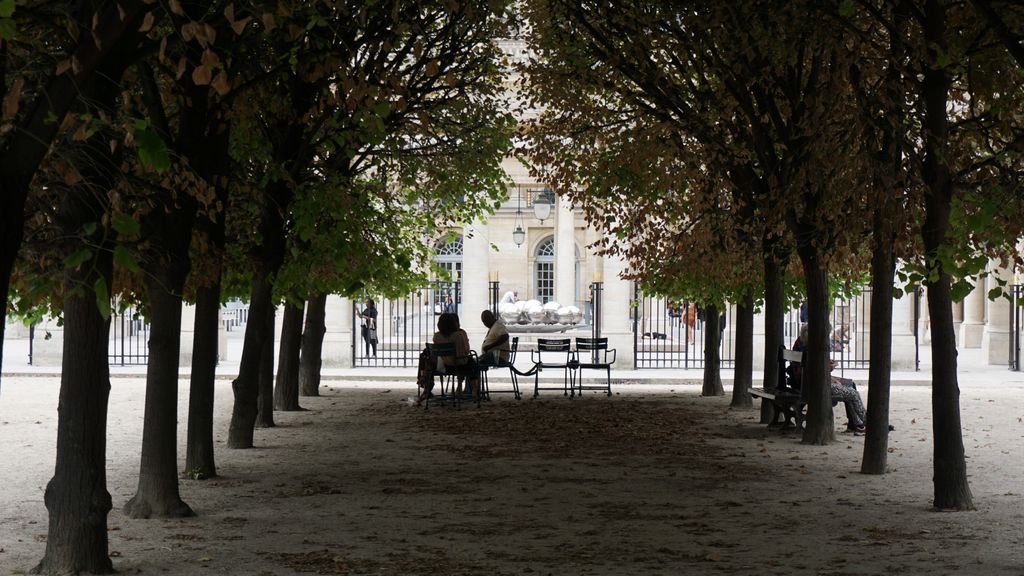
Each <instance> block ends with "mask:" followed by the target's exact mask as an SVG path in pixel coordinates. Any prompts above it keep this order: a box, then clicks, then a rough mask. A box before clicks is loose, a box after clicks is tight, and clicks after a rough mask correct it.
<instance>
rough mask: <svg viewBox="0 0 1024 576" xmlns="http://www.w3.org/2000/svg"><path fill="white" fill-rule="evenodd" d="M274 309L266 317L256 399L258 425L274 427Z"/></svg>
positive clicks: (258, 426) (259, 426) (260, 426)
mask: <svg viewBox="0 0 1024 576" xmlns="http://www.w3.org/2000/svg"><path fill="white" fill-rule="evenodd" d="M274 316H275V314H274V309H273V308H271V309H270V316H269V317H268V318H267V319H266V323H267V338H266V339H265V340H264V341H263V346H262V348H261V350H260V374H259V398H258V399H257V401H256V427H257V428H273V427H274V426H275V424H274V328H275V327H274Z"/></svg>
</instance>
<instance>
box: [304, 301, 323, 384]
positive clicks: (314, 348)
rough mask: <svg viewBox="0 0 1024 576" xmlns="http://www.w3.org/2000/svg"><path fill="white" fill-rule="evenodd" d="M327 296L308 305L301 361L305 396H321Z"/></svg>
mask: <svg viewBox="0 0 1024 576" xmlns="http://www.w3.org/2000/svg"><path fill="white" fill-rule="evenodd" d="M326 317H327V295H326V294H320V295H317V296H314V297H312V298H310V299H309V303H308V304H307V305H306V328H305V330H304V331H303V333H302V355H301V356H300V359H299V388H300V393H301V394H302V395H303V396H319V395H320V366H321V365H322V363H323V348H324V334H325V333H326V332H327V326H326V323H325V322H324V320H325V318H326Z"/></svg>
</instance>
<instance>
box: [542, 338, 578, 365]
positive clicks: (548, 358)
mask: <svg viewBox="0 0 1024 576" xmlns="http://www.w3.org/2000/svg"><path fill="white" fill-rule="evenodd" d="M535 352H536V356H535V357H534V358H533V361H534V363H540V364H554V365H563V364H567V363H568V362H569V357H570V356H571V354H572V340H571V339H569V338H537V350H536V351H535Z"/></svg>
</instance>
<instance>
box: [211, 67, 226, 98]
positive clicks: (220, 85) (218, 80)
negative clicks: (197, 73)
mask: <svg viewBox="0 0 1024 576" xmlns="http://www.w3.org/2000/svg"><path fill="white" fill-rule="evenodd" d="M210 86H213V89H214V90H216V91H217V94H219V95H221V96H224V95H226V94H227V93H228V92H231V83H230V82H228V75H227V74H225V73H224V72H223V71H221V72H218V73H217V76H216V77H215V78H214V79H213V81H212V82H210Z"/></svg>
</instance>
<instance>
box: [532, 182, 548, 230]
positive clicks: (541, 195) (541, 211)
mask: <svg viewBox="0 0 1024 576" xmlns="http://www.w3.org/2000/svg"><path fill="white" fill-rule="evenodd" d="M552 195H553V193H552V192H551V189H550V188H544V189H542V190H540V191H538V192H537V193H536V194H534V196H533V215H534V216H535V217H536V218H537V220H540V221H541V222H544V221H545V220H547V219H548V218H550V217H551V196H552Z"/></svg>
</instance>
